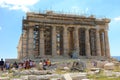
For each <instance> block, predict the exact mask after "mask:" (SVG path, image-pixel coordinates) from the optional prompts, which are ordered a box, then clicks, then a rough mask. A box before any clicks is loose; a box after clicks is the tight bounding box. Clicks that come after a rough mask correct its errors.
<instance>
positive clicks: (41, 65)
mask: <svg viewBox="0 0 120 80" xmlns="http://www.w3.org/2000/svg"><path fill="white" fill-rule="evenodd" d="M39 70H43V62H42V60H40V62H39Z"/></svg>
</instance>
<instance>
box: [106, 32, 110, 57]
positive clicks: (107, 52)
mask: <svg viewBox="0 0 120 80" xmlns="http://www.w3.org/2000/svg"><path fill="white" fill-rule="evenodd" d="M105 54H106V57H108V58H110V48H109V40H108V31H107V30H105Z"/></svg>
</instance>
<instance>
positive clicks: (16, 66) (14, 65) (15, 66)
mask: <svg viewBox="0 0 120 80" xmlns="http://www.w3.org/2000/svg"><path fill="white" fill-rule="evenodd" d="M13 67H14V68H16V69H17V68H18V64H17V62H16V61H15V62H14V63H13Z"/></svg>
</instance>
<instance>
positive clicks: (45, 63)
mask: <svg viewBox="0 0 120 80" xmlns="http://www.w3.org/2000/svg"><path fill="white" fill-rule="evenodd" d="M46 66H47V61H46V60H45V59H44V60H43V69H44V70H46Z"/></svg>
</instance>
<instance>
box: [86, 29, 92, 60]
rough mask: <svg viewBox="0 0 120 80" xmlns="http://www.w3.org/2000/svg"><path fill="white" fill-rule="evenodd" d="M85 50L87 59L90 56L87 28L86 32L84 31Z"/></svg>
mask: <svg viewBox="0 0 120 80" xmlns="http://www.w3.org/2000/svg"><path fill="white" fill-rule="evenodd" d="M85 50H86V56H87V57H88V58H89V57H90V56H91V54H90V40H89V28H86V30H85Z"/></svg>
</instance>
